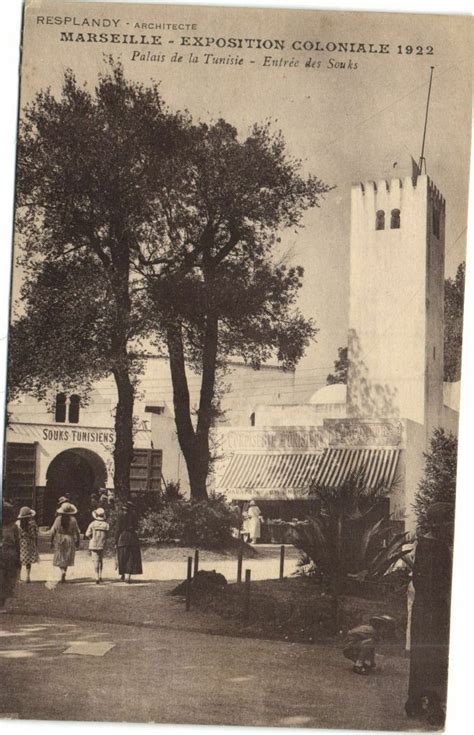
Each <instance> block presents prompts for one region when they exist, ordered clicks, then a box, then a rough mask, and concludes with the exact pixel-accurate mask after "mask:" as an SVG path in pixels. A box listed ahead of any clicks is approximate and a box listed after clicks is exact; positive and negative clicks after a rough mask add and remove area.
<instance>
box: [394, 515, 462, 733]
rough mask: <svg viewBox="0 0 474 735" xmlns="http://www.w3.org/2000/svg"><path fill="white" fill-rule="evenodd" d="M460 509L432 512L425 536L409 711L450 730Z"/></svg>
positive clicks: (416, 568)
mask: <svg viewBox="0 0 474 735" xmlns="http://www.w3.org/2000/svg"><path fill="white" fill-rule="evenodd" d="M453 511H454V508H453V506H452V504H451V503H444V502H438V503H433V505H432V506H431V507H430V508H429V509H428V512H427V526H428V528H429V531H428V532H427V533H425V534H423V535H420V536H419V538H418V540H417V544H416V551H415V561H414V565H413V587H414V589H415V596H414V600H413V609H412V620H411V635H410V676H409V684H408V699H407V701H406V704H405V711H406V713H407V715H408V716H410V717H416V716H420V715H423V714H426V715H427V717H428V721H429V722H430V723H431V724H433V725H440V726H442V725H443V724H444V717H445V713H444V704H445V702H446V694H447V686H448V655H449V613H450V601H451V573H452V555H451V548H450V547H451V543H452V529H453V517H454V514H453Z"/></svg>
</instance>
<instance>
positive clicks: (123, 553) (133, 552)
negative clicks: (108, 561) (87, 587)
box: [115, 501, 143, 584]
mask: <svg viewBox="0 0 474 735" xmlns="http://www.w3.org/2000/svg"><path fill="white" fill-rule="evenodd" d="M137 527H138V519H137V516H136V513H135V506H134V504H133V503H132V502H131V501H128V502H127V503H126V504H125V505H123V506H122V513H121V514H120V516H119V518H118V522H117V531H116V533H115V545H116V547H117V564H118V573H119V575H120V577H121V579H122V582H124V581H125V577H126V576H127V577H128V579H127V582H128V583H129V584H130V582H131V576H132V574H143V570H142V555H141V552H140V541H139V539H138V534H137Z"/></svg>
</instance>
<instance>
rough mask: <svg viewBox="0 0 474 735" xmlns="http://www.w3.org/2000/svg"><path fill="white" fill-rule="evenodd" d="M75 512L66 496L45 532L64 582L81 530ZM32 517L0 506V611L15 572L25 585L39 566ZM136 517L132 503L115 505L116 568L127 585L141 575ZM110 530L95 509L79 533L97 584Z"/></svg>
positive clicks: (104, 516)
mask: <svg viewBox="0 0 474 735" xmlns="http://www.w3.org/2000/svg"><path fill="white" fill-rule="evenodd" d="M77 513H78V510H77V508H76V506H75V505H74V504H73V503H71V502H70V501H69V499H68V498H67V497H66V496H62V497H60V498H59V499H58V504H57V508H56V515H55V519H54V522H53V524H52V526H51V528H50V529H49V531H48V532H47V535H48V536H49V538H50V542H51V546H52V548H53V550H54V553H53V566H54V567H57V568H59V570H60V575H61V576H60V581H61V582H63V583H64V582H65V581H66V575H67V570H68V568H69V567H72V566H74V562H75V555H76V550H77V549H79V548H80V543H81V531H80V529H79V525H78V523H77V520H76V517H77ZM35 516H36V512H35V511H34V510H33V509H32V508H29V507H27V506H23V507H22V508H21V509H20V511H19V513H18V514H16V513H15V511H14V507H13V505H12V504H11V503H9V502H7V501H4V503H3V539H2V554H1V555H0V611H2V612H5V603H6V600H7V599H8V598H9V597H12V596H13V594H14V589H15V586H16V583H17V581H18V580H19V579H20V576H21V570H22V568H23V567H24V569H25V575H26V576H25V582H26V583H27V584H28V583H30V582H31V567H32V565H33V564H36V563H38V562H39V560H40V557H39V551H38V537H39V532H38V524H37V523H36V519H35ZM137 527H138V518H137V515H136V512H135V506H134V503H133V502H131V501H128V502H126V503H125V504H123V505H122V506H121V512H120V514H119V516H118V518H117V523H116V528H115V538H114V542H115V549H116V568H117V570H118V574H119V576H120V578H121V580H122V581H124V582H125V581H126V582H128V583H130V582H131V577H132V575H136V574H142V573H143V569H142V559H141V550H140V541H139V538H138V534H137ZM110 530H111V527H110V524H109V522H108V520H107V511H106V510H105V509H104V508H103V507H101V506H100V505H97V506H96V507H94V509H93V510H92V512H91V519H90V522H89V524H88V526H87V528H86V530H85V532H84V538H85V539H86V540H88V542H89V543H88V547H89V552H90V554H91V557H92V562H93V569H94V575H95V582H96V584H101V583H102V581H103V577H102V575H103V567H104V554H105V551H106V546H107V540H108V536H109V533H110Z"/></svg>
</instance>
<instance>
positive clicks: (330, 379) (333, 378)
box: [326, 347, 349, 385]
mask: <svg viewBox="0 0 474 735" xmlns="http://www.w3.org/2000/svg"><path fill="white" fill-rule="evenodd" d="M337 354H338V358H337V360H334V373H329V375H328V376H327V378H326V383H327V385H334V384H335V383H347V370H348V367H349V360H348V356H347V347H338V350H337Z"/></svg>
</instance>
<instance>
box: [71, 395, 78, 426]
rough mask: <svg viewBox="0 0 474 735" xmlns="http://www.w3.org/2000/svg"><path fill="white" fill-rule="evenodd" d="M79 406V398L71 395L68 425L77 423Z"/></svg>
mask: <svg viewBox="0 0 474 735" xmlns="http://www.w3.org/2000/svg"><path fill="white" fill-rule="evenodd" d="M80 405H81V399H80V398H79V396H76V395H73V396H71V397H70V399H69V423H70V424H78V423H79V406H80Z"/></svg>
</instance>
